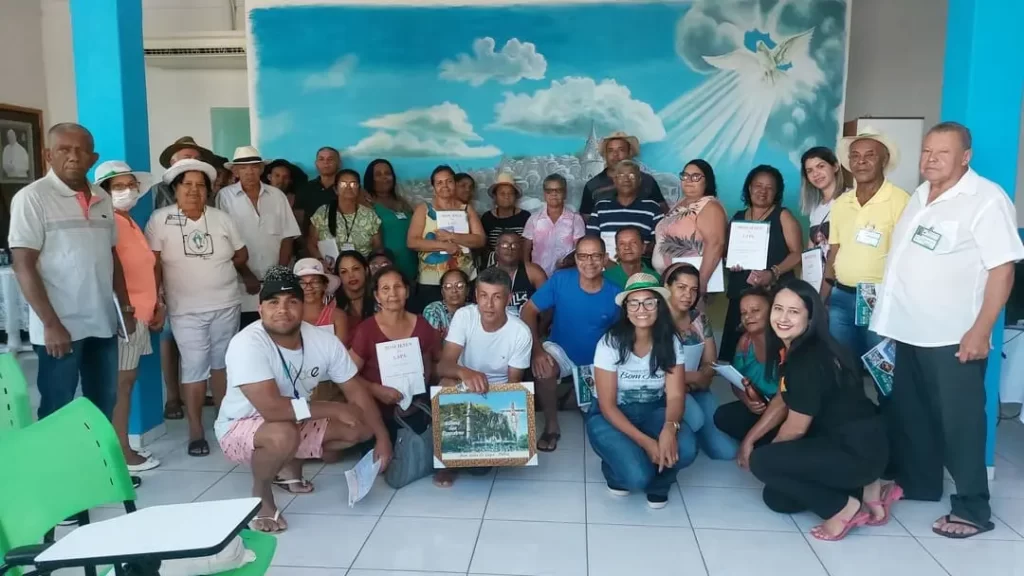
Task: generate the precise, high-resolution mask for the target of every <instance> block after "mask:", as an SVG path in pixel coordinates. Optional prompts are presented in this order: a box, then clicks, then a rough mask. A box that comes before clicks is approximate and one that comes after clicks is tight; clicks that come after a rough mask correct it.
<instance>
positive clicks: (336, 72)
mask: <svg viewBox="0 0 1024 576" xmlns="http://www.w3.org/2000/svg"><path fill="white" fill-rule="evenodd" d="M358 62H359V59H358V58H357V57H356V55H355V54H346V55H344V56H342V57H341V58H338V59H337V60H335V61H334V64H331V66H330V67H329V68H328V69H327V70H324V71H323V72H316V73H314V74H310V75H309V76H306V79H305V80H304V81H303V82H302V88H303V89H304V90H305V91H307V92H309V91H312V90H324V89H327V88H341V87H342V86H344V85H345V84H347V83H348V79H349V77H350V76H351V75H352V71H353V70H355V67H356V64H357V63H358Z"/></svg>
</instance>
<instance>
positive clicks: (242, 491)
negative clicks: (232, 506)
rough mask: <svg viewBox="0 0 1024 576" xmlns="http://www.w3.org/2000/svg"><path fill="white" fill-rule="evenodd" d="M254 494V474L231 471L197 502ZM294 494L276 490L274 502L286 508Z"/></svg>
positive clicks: (279, 507)
mask: <svg viewBox="0 0 1024 576" xmlns="http://www.w3.org/2000/svg"><path fill="white" fill-rule="evenodd" d="M250 496H252V475H251V474H249V473H247V472H231V473H229V474H225V475H224V477H223V478H221V479H220V480H219V481H217V483H216V484H214V485H213V486H211V487H210V488H209V490H207V491H206V492H203V493H202V494H200V495H199V498H196V501H197V502H208V501H210V500H229V499H231V498H248V497H250ZM293 498H295V496H294V495H292V494H289V493H287V492H285V491H284V490H276V489H275V490H274V502H275V503H277V509H278V510H284V509H285V508H287V507H288V504H290V503H291V501H292V499H293Z"/></svg>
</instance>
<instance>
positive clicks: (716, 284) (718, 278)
mask: <svg viewBox="0 0 1024 576" xmlns="http://www.w3.org/2000/svg"><path fill="white" fill-rule="evenodd" d="M703 259H704V258H703V257H702V256H686V257H679V258H673V259H672V263H673V264H675V263H677V262H682V263H684V264H689V265H690V266H693V267H694V268H696V269H697V272H700V263H701V260H703ZM711 292H725V273H724V272H723V270H722V261H721V260H719V261H718V267H717V268H715V271H714V272H712V273H711V278H708V293H709V294H710V293H711Z"/></svg>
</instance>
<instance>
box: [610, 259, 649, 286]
mask: <svg viewBox="0 0 1024 576" xmlns="http://www.w3.org/2000/svg"><path fill="white" fill-rule="evenodd" d="M640 271H641V272H643V273H644V274H650V275H651V276H654V277H655V278H657V279H658V282H661V276H659V275H658V273H657V272H655V271H654V270H651V269H650V268H649V267H648V266H647V264H641V265H640ZM604 279H605V280H607V281H609V282H611V283H612V284H615V285H616V286H618V287H619V289H620V290H621V289H622V288H625V287H626V280H629V276H626V272H625V271H624V270H623V269H622V265H621V264H616V265H615V266H612V267H611V268H609V269H607V270H605V271H604Z"/></svg>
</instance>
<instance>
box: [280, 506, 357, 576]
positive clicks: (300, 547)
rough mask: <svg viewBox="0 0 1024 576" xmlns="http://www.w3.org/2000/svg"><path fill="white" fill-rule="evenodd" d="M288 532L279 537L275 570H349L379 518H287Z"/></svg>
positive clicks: (293, 515) (314, 516) (304, 516)
mask: <svg viewBox="0 0 1024 576" xmlns="http://www.w3.org/2000/svg"><path fill="white" fill-rule="evenodd" d="M283 517H284V519H285V521H286V522H288V530H287V531H286V532H284V533H282V534H279V535H278V536H277V551H276V552H275V553H274V560H273V561H272V564H273V565H275V566H306V567H316V568H348V567H349V566H350V565H351V564H352V560H354V559H355V557H356V554H358V553H359V549H360V548H361V547H362V546H363V543H364V542H366V538H367V537H368V536H369V535H370V532H371V531H372V530H373V526H374V524H376V523H377V519H376V518H372V517H368V516H321V515H316V514H289V513H288V512H287V511H286V512H285V513H284V514H283Z"/></svg>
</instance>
